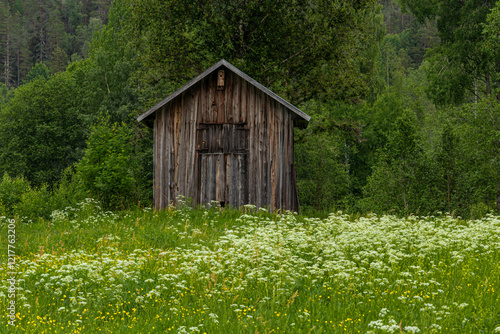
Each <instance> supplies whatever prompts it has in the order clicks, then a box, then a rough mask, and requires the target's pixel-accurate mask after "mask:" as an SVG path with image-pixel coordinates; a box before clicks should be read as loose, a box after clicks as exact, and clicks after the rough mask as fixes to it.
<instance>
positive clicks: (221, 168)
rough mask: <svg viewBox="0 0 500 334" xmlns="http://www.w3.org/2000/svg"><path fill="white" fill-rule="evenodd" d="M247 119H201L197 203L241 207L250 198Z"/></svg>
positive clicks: (198, 133)
mask: <svg viewBox="0 0 500 334" xmlns="http://www.w3.org/2000/svg"><path fill="white" fill-rule="evenodd" d="M248 133H249V129H248V128H247V126H246V123H200V124H199V126H198V129H197V138H196V139H197V140H196V143H197V144H196V146H197V161H198V173H197V176H196V177H197V178H198V180H197V182H196V184H197V185H198V187H197V188H198V189H197V195H196V203H197V204H202V203H211V202H212V201H217V202H219V203H220V205H221V206H227V205H229V206H233V207H239V206H241V205H243V204H246V203H247V201H248V177H247V169H248V168H247V161H248Z"/></svg>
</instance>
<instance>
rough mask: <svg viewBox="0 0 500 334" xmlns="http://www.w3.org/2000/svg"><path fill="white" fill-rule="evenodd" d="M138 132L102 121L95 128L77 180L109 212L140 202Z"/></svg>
mask: <svg viewBox="0 0 500 334" xmlns="http://www.w3.org/2000/svg"><path fill="white" fill-rule="evenodd" d="M134 151H135V150H134V132H133V129H130V128H129V127H127V126H126V125H124V124H121V125H120V124H117V123H114V124H109V123H108V121H107V120H101V122H99V123H98V124H97V125H95V126H94V127H93V128H92V132H91V134H90V137H89V139H88V141H87V148H86V150H85V154H84V156H83V158H82V160H81V161H80V162H79V163H78V165H77V166H76V173H77V175H76V177H77V178H78V179H79V181H80V182H81V186H82V187H83V191H87V192H88V193H89V194H90V195H91V196H92V197H93V198H96V199H98V200H99V201H100V202H101V203H102V204H103V205H104V206H105V207H107V208H125V207H129V206H130V205H131V204H132V203H136V202H137V201H138V200H139V192H138V187H139V185H138V182H136V178H135V177H134V176H135V175H137V174H139V173H138V169H139V164H138V161H137V159H136V157H135V154H134Z"/></svg>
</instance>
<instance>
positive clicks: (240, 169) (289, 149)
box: [154, 68, 298, 211]
mask: <svg viewBox="0 0 500 334" xmlns="http://www.w3.org/2000/svg"><path fill="white" fill-rule="evenodd" d="M223 69H224V70H225V88H224V90H217V71H214V72H213V73H212V74H210V75H208V76H207V77H205V78H204V79H202V80H201V81H200V82H198V83H196V84H195V85H194V86H192V87H191V88H189V89H188V90H186V91H185V92H183V93H182V94H181V95H180V96H178V97H176V98H175V99H174V100H172V101H171V102H170V103H169V104H167V105H165V106H164V107H162V109H161V110H158V111H157V112H156V117H155V121H154V135H155V137H154V205H155V208H158V209H160V208H165V207H167V206H168V205H169V204H170V203H173V204H174V205H175V204H176V198H177V196H179V195H182V196H185V197H186V198H191V199H192V200H193V202H194V204H195V205H198V204H203V203H210V201H218V202H221V203H223V204H224V205H230V206H233V207H239V206H241V205H244V204H254V205H256V206H257V207H269V208H271V209H274V208H282V209H288V210H294V211H296V210H298V198H297V193H296V184H295V178H294V165H293V158H294V155H293V113H292V112H290V111H289V110H288V109H287V108H286V107H285V106H283V105H282V104H280V103H278V102H277V101H275V100H274V99H272V98H271V97H269V96H268V95H267V94H265V93H264V92H262V91H260V90H259V89H257V88H255V87H254V86H253V85H251V84H249V83H248V82H247V81H245V80H244V79H242V78H241V77H239V76H238V75H235V74H234V73H232V72H231V71H230V70H228V69H227V68H223Z"/></svg>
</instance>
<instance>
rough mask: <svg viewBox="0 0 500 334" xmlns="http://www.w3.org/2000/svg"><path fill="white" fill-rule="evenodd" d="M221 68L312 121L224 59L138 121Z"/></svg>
mask: <svg viewBox="0 0 500 334" xmlns="http://www.w3.org/2000/svg"><path fill="white" fill-rule="evenodd" d="M221 66H225V67H226V68H228V69H229V70H231V71H232V72H233V73H235V74H237V75H239V76H240V77H241V78H243V79H245V80H246V81H247V82H249V83H251V84H252V85H253V86H254V87H256V88H258V89H259V90H261V91H262V92H264V93H266V94H267V95H268V96H270V97H272V98H273V99H274V100H276V101H277V102H279V103H281V104H282V105H283V106H285V107H287V108H288V109H290V110H291V111H292V112H294V113H295V114H296V115H297V116H298V117H299V118H302V119H304V120H306V121H309V120H310V119H311V116H309V115H307V114H306V113H305V112H303V111H301V110H300V109H298V108H297V107H295V106H294V105H292V104H291V103H290V102H288V101H285V100H284V99H282V98H281V97H279V96H278V95H276V94H275V93H273V92H271V91H270V90H269V89H267V88H266V87H264V86H262V85H261V84H260V83H258V82H257V81H255V80H254V79H252V78H250V77H249V76H248V75H246V74H245V73H243V72H242V71H240V70H239V69H237V68H236V67H234V66H233V65H231V64H230V63H229V62H228V61H227V60H225V59H222V60H220V61H218V62H217V63H216V64H214V65H212V66H211V67H210V68H208V69H207V70H205V72H203V73H201V74H200V75H198V76H197V77H196V78H194V79H193V80H191V81H189V82H188V83H187V84H185V85H184V86H182V87H181V88H179V89H178V90H176V91H175V92H173V93H172V94H170V95H169V96H167V97H166V98H165V99H163V100H162V101H160V102H159V103H157V104H156V105H155V106H153V107H152V108H150V109H149V110H148V111H146V112H145V113H143V114H142V115H140V116H139V117H137V121H138V122H141V121H143V120H144V119H146V118H147V117H148V116H151V115H152V114H153V113H154V112H155V111H156V110H158V109H160V108H161V107H163V106H164V105H166V104H167V103H169V102H170V101H172V100H173V99H175V98H176V97H177V96H179V95H181V94H182V93H183V92H184V91H186V90H188V89H189V88H190V87H192V86H193V85H194V84H196V83H197V82H198V81H200V80H201V79H203V78H204V77H206V76H207V75H209V74H210V73H212V72H214V71H215V70H217V69H218V68H219V67H221Z"/></svg>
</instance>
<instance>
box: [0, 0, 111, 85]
mask: <svg viewBox="0 0 500 334" xmlns="http://www.w3.org/2000/svg"><path fill="white" fill-rule="evenodd" d="M110 3H111V1H110V0H64V1H56V0H38V1H30V0H2V1H1V3H0V59H1V61H0V81H1V82H2V83H4V84H5V85H6V86H8V87H15V86H19V85H21V84H22V83H24V82H26V81H29V78H28V74H29V73H30V71H31V69H32V67H33V66H36V64H38V63H45V64H46V65H47V67H48V69H49V70H50V72H52V73H56V72H59V71H63V70H64V69H66V67H67V66H68V64H69V63H70V62H74V61H77V60H79V59H82V58H84V57H87V56H88V51H89V44H90V42H91V40H92V36H93V33H94V32H96V31H98V30H99V29H100V28H101V27H102V25H103V23H106V22H107V16H108V15H107V13H108V11H109V7H110Z"/></svg>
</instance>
